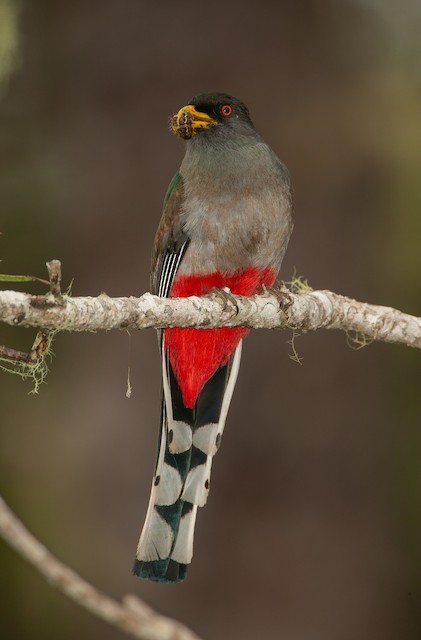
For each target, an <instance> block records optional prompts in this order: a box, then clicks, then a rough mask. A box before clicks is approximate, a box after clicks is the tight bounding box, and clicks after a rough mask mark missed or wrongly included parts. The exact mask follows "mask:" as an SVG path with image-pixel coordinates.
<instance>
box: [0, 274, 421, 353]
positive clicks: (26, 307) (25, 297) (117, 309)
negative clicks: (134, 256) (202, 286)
mask: <svg viewBox="0 0 421 640" xmlns="http://www.w3.org/2000/svg"><path fill="white" fill-rule="evenodd" d="M0 321H1V322H5V323H7V324H10V325H14V326H22V327H35V328H38V329H39V328H41V329H55V330H58V331H65V330H67V331H98V330H101V329H104V330H109V329H146V328H150V327H155V328H162V327H198V328H206V329H208V328H212V327H221V326H225V327H235V326H247V327H252V328H256V329H283V328H295V329H300V330H301V331H313V330H315V329H322V328H323V329H341V330H343V331H346V332H356V333H357V334H359V335H361V336H364V337H365V338H366V339H368V340H383V341H385V342H396V343H401V344H405V345H408V346H411V347H418V348H420V347H421V318H418V317H415V316H411V315H408V314H406V313H402V312H401V311H398V310H396V309H393V308H391V307H382V306H378V305H373V304H368V303H366V302H357V301H356V300H352V299H351V298H346V297H344V296H341V295H338V294H336V293H332V292H331V291H306V292H304V293H301V294H297V293H292V292H291V291H289V290H288V289H287V288H286V287H282V288H281V289H280V290H277V291H274V290H270V291H265V292H264V293H262V294H261V295H256V296H252V297H250V298H247V297H242V296H234V295H232V294H230V293H227V292H223V291H222V292H221V291H214V292H212V293H211V294H209V295H208V296H204V297H201V298H198V297H191V298H173V299H168V298H158V297H157V296H153V295H151V294H149V293H145V294H144V295H143V296H141V297H140V298H133V297H130V298H110V297H108V296H107V295H105V294H101V295H99V296H98V297H96V298H93V297H83V298H72V297H69V296H66V295H59V296H54V294H53V293H51V292H50V293H49V294H48V295H46V296H32V295H30V294H27V293H20V292H16V291H0Z"/></svg>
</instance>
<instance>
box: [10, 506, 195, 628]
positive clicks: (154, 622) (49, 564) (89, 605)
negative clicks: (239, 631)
mask: <svg viewBox="0 0 421 640" xmlns="http://www.w3.org/2000/svg"><path fill="white" fill-rule="evenodd" d="M0 535H1V536H2V537H3V538H4V540H5V541H6V542H7V543H8V544H9V545H10V546H11V547H13V548H14V549H15V550H16V551H17V552H18V553H19V554H20V555H21V556H23V557H24V558H25V559H26V560H27V561H28V562H30V564H32V565H33V566H34V567H35V568H36V569H37V570H38V571H39V572H40V573H41V574H42V575H43V576H44V578H46V580H48V582H50V583H51V584H52V585H53V586H55V587H56V588H57V589H58V590H59V591H61V592H62V593H64V594H65V595H66V596H68V597H69V598H71V599H72V600H74V601H75V602H77V604H79V605H80V606H81V607H84V608H85V609H88V610H89V611H90V612H91V613H93V614H94V615H96V616H97V617H98V618H101V619H102V620H104V621H106V622H108V623H109V624H112V625H114V626H115V627H117V628H118V629H120V630H122V631H125V632H126V633H128V634H129V635H131V636H132V637H133V638H138V639H140V640H199V638H198V636H196V635H195V634H194V633H193V632H192V631H190V630H189V629H187V627H185V626H184V625H182V624H181V623H179V622H176V621H175V620H172V619H170V618H166V617H164V616H161V615H160V614H158V613H156V612H155V611H154V610H153V609H151V608H150V607H148V606H147V605H146V604H145V603H144V602H142V601H141V600H139V598H137V597H136V596H134V595H127V596H125V597H124V598H123V601H122V603H120V602H116V601H115V600H112V599H111V598H109V597H108V596H106V595H105V594H103V593H101V591H98V590H97V589H95V588H94V587H93V586H92V585H90V584H89V583H88V582H86V581H85V580H83V579H82V578H81V577H80V576H78V575H77V574H76V573H75V572H74V571H72V570H71V569H69V568H68V567H66V565H64V564H63V563H62V562H60V561H59V560H57V558H55V557H54V556H53V555H52V553H50V552H49V551H48V549H46V547H44V545H42V544H41V543H40V542H39V541H38V540H37V539H36V538H35V537H34V536H33V535H32V534H31V533H30V532H29V531H28V530H27V529H26V528H25V527H24V525H23V524H22V523H21V522H20V520H19V519H18V518H17V517H16V515H15V514H14V513H13V512H12V511H11V510H10V508H9V507H8V506H7V505H6V503H5V502H4V500H3V499H2V498H1V497H0Z"/></svg>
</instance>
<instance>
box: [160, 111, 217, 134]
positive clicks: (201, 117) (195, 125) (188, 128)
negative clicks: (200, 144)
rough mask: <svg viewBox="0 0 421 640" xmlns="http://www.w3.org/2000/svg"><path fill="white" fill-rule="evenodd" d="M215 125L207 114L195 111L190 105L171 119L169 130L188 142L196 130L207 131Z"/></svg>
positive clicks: (215, 122) (214, 121)
mask: <svg viewBox="0 0 421 640" xmlns="http://www.w3.org/2000/svg"><path fill="white" fill-rule="evenodd" d="M216 124H218V123H217V121H216V120H214V119H213V118H211V117H210V116H208V114H207V113H203V112H202V111H196V109H195V107H194V106H193V105H192V104H188V105H186V106H185V107H182V108H181V109H180V111H179V112H178V113H176V114H175V115H174V116H173V117H172V118H171V122H170V129H171V131H172V132H173V133H175V134H177V135H178V136H180V138H184V139H185V140H188V139H189V138H192V137H193V136H194V135H195V134H196V133H197V129H207V128H208V127H211V126H213V125H216Z"/></svg>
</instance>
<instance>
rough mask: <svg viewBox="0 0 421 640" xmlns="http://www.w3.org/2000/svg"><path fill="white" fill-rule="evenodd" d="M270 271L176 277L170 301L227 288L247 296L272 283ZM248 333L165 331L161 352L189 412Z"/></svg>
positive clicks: (241, 329) (243, 330)
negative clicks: (167, 358)
mask: <svg viewBox="0 0 421 640" xmlns="http://www.w3.org/2000/svg"><path fill="white" fill-rule="evenodd" d="M275 278H276V273H275V272H274V271H273V269H259V268H258V267H248V268H247V269H244V270H243V271H237V272H235V273H232V274H231V275H226V274H222V273H219V272H216V273H210V274H206V275H198V276H178V277H176V279H175V280H174V284H173V286H172V287H171V292H170V297H172V298H185V297H187V296H201V295H205V294H207V293H209V292H210V291H211V290H212V289H213V288H215V287H216V288H218V289H222V288H223V287H228V288H229V289H230V291H231V292H232V293H236V294H238V295H242V296H250V295H253V294H254V293H256V292H257V291H258V290H259V288H260V287H261V286H262V285H266V286H267V287H271V286H272V285H273V283H274V282H275ZM249 331H250V329H247V328H246V327H235V328H233V329H228V328H225V327H224V328H222V329H165V330H164V336H165V338H164V339H165V348H166V349H168V351H169V356H170V362H171V366H172V368H173V371H174V374H175V377H176V378H177V381H178V384H179V385H180V389H181V392H182V395H183V402H184V404H185V406H186V407H189V408H193V407H194V405H195V403H196V400H197V396H198V395H199V393H200V392H201V390H202V389H203V386H204V385H205V384H206V382H207V381H208V380H209V378H211V377H212V376H213V374H214V373H215V371H216V370H217V369H218V368H219V367H221V366H223V365H225V364H226V363H227V362H228V359H229V357H230V355H231V354H232V352H233V351H234V350H235V348H236V347H237V345H238V344H239V342H240V340H241V339H242V338H244V336H246V335H247V334H248V332H249Z"/></svg>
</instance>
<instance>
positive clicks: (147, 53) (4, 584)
mask: <svg viewBox="0 0 421 640" xmlns="http://www.w3.org/2000/svg"><path fill="white" fill-rule="evenodd" d="M420 29H421V7H420V4H419V2H418V0H401V1H400V2H397V1H396V0H395V1H392V0H389V1H380V0H378V1H375V0H372V1H369V0H366V1H363V0H360V1H357V0H354V1H351V0H349V1H346V0H330V1H329V0H303V1H301V2H293V1H289V2H287V1H279V2H264V1H262V0H261V1H259V2H258V1H257V0H254V1H251V0H249V1H247V0H241V1H240V0H235V1H233V2H228V3H217V2H208V3H176V2H154V3H151V2H143V1H140V0H138V1H135V0H121V1H120V2H112V1H111V0H101V1H100V0H84V1H83V2H82V1H78V0H76V1H74V2H66V1H64V0H54V1H53V0H50V1H49V0H43V1H42V0H39V1H38V2H34V1H29V0H27V1H26V2H23V1H22V2H19V3H18V2H14V1H13V0H0V74H1V86H0V91H1V101H0V230H1V231H2V236H1V237H0V256H1V259H2V263H1V271H3V272H5V273H16V274H21V273H30V274H34V275H38V276H44V275H45V267H44V265H45V262H46V260H49V259H51V258H59V259H60V260H61V261H62V263H63V276H64V281H65V282H64V285H65V286H67V285H68V284H69V283H70V281H71V280H73V286H72V289H73V293H74V295H97V294H99V293H100V292H102V291H105V292H107V293H108V294H109V295H137V294H141V293H143V292H144V291H147V290H148V287H149V256H150V248H151V245H152V241H153V236H154V232H155V228H156V226H157V223H158V220H159V216H160V211H161V203H162V199H163V195H164V193H165V190H166V187H167V184H168V182H169V180H170V179H171V177H172V175H173V173H174V171H175V169H176V168H177V166H178V164H179V163H180V160H181V158H182V155H183V143H182V142H181V141H180V140H177V139H176V138H175V137H174V136H171V135H170V134H169V132H168V130H167V118H168V116H169V115H170V114H171V113H173V112H174V111H175V110H177V109H178V108H179V107H181V106H182V105H184V104H186V102H187V101H188V99H189V98H190V97H191V96H193V95H194V94H195V93H199V92H204V91H215V90H216V91H227V92H229V93H232V94H234V95H236V96H238V97H240V98H242V99H243V100H244V101H245V102H246V103H247V105H248V106H249V108H250V110H251V113H252V116H253V119H254V122H255V124H256V126H257V128H258V129H259V131H260V132H261V133H262V134H263V136H264V137H265V138H266V139H267V140H268V141H269V142H270V144H271V145H272V147H273V148H274V149H275V150H276V152H277V153H278V155H279V156H280V157H281V158H282V159H283V160H284V161H285V163H286V164H287V166H288V167H289V169H290V172H291V174H292V178H293V182H294V186H295V192H296V219H295V230H294V234H293V237H292V241H291V243H290V247H289V250H288V254H287V258H286V260H285V262H284V268H283V273H282V276H283V277H284V279H286V280H288V279H290V278H291V276H292V274H293V272H294V269H295V270H296V272H297V274H300V275H304V276H305V277H306V278H307V279H308V280H309V282H310V284H311V285H312V286H313V287H314V288H328V289H332V290H334V291H337V292H339V293H342V294H344V295H348V296H352V297H355V298H357V299H361V300H367V301H370V302H373V303H378V304H385V305H391V306H394V307H397V308H401V309H403V310H405V311H407V312H410V313H414V314H416V313H417V312H419V302H420V295H419V268H420V230H421V229H420V228H421V222H420V220H421V217H420V208H421V179H420V175H421V38H420ZM21 288H23V286H21ZM25 289H26V290H30V291H33V292H42V291H43V289H42V287H39V286H35V285H25ZM33 337H34V332H31V331H29V330H28V331H24V330H19V329H15V330H13V329H9V328H6V327H4V326H3V327H0V343H3V344H7V345H8V346H14V347H15V348H20V349H28V348H30V345H31V343H32V340H33ZM290 339H291V334H290V333H289V332H269V331H260V332H257V331H256V332H254V333H253V334H252V335H251V336H250V337H249V338H248V339H247V341H246V344H245V349H244V352H243V353H244V357H243V364H242V369H241V371H240V376H239V381H238V385H237V389H236V393H235V394H234V399H233V403H232V407H231V411H230V414H229V419H228V424H227V429H226V433H225V436H224V442H223V446H222V450H221V453H220V454H218V456H217V459H216V462H215V465H214V472H213V479H212V480H213V481H212V490H211V497H210V500H209V502H208V505H207V507H206V508H205V509H203V510H201V511H200V515H199V518H198V526H197V532H196V543H195V557H194V561H193V564H192V565H191V569H190V572H189V576H188V579H187V581H186V582H185V583H184V584H182V585H180V586H175V587H171V586H160V585H156V584H152V583H148V582H144V581H140V580H138V579H135V578H134V577H132V576H131V573H130V569H131V563H132V559H133V556H134V551H135V547H136V544H137V540H138V535H139V533H140V528H141V525H142V523H143V518H144V515H145V512H146V507H147V501H148V496H149V488H150V482H151V474H152V469H153V465H154V457H155V447H156V437H157V429H158V418H159V395H160V372H159V356H158V349H157V343H156V338H155V335H154V332H153V331H148V332H146V331H145V332H139V333H137V334H133V335H132V336H131V337H129V336H128V335H127V334H125V333H118V332H112V333H108V334H101V333H98V334H89V335H88V334H80V335H78V334H68V335H60V336H58V338H57V340H56V342H55V346H54V351H55V354H56V356H55V358H54V360H53V362H52V365H51V373H50V375H49V377H48V379H47V384H46V385H44V386H43V387H42V389H41V391H40V393H39V395H37V396H35V395H28V392H29V391H30V389H31V385H30V384H29V383H24V382H22V381H21V380H19V379H18V378H17V377H16V376H11V375H6V374H3V373H2V374H1V377H0V380H1V387H0V389H1V391H0V393H1V399H0V402H1V405H0V406H1V412H0V415H1V427H2V429H1V443H0V460H1V470H0V478H1V491H2V493H3V494H4V497H5V498H6V500H7V501H8V502H9V504H10V505H11V506H12V507H13V508H14V509H15V510H16V512H17V513H18V514H19V515H20V517H21V518H22V519H23V521H24V522H25V523H26V525H27V526H28V527H29V528H30V529H31V530H32V531H33V532H34V533H35V534H36V535H37V536H38V537H39V538H40V539H41V540H42V541H44V542H45V544H46V545H47V546H48V547H49V548H50V549H51V550H52V551H53V552H54V553H55V554H57V555H58V556H59V557H60V558H61V559H62V560H63V561H64V562H66V563H68V564H69V565H70V566H71V567H73V568H74V569H75V570H77V571H79V572H80V573H81V575H82V576H83V577H85V578H86V579H88V580H90V581H92V582H93V583H94V584H95V585H97V586H98V587H100V588H101V589H103V590H104V591H106V592H107V593H109V594H111V595H113V596H115V597H120V596H121V595H122V594H124V593H127V592H133V593H136V594H138V595H139V596H141V597H142V598H145V600H146V601H147V602H148V603H150V604H151V605H152V606H154V607H156V608H157V609H158V610H160V611H161V612H162V613H164V614H167V615H171V616H175V617H176V618H178V619H180V620H182V621H184V622H185V623H186V624H188V625H189V626H191V627H192V628H193V629H194V630H196V631H197V632H198V633H199V634H200V635H202V636H203V637H204V638H207V639H209V640H211V639H212V638H213V639H215V638H218V640H232V639H234V638H235V639H237V638H241V639H244V640H251V639H254V638H265V640H275V639H276V640H278V639H280V640H283V639H284V638H285V639H288V640H338V639H340V640H355V639H357V638H358V640H392V639H395V638H397V637H399V638H400V639H404V640H409V639H413V638H414V639H415V638H419V637H420V636H421V420H420V399H419V396H420V366H419V362H420V360H419V354H418V353H416V352H415V350H410V349H408V348H405V347H401V346H393V345H386V344H373V345H371V346H369V347H367V348H365V349H361V350H358V351H356V350H352V349H350V348H349V346H348V345H347V341H346V336H345V335H344V334H342V333H338V332H336V333H335V332H326V331H318V332H316V333H314V334H312V335H306V336H301V337H298V338H297V340H296V345H295V346H296V348H297V350H298V353H299V355H300V357H301V358H302V366H299V365H297V364H296V363H294V362H293V361H292V360H291V359H290V358H289V357H288V355H289V354H291V352H292V348H291V345H289V344H288V340H290ZM129 365H130V367H131V379H132V385H133V394H132V398H131V399H130V400H128V399H127V398H126V397H125V392H126V379H127V371H128V367H129ZM0 555H1V587H0V589H1V599H0V602H1V609H2V614H1V617H0V635H1V636H2V637H4V638H10V639H14V638H24V639H26V638H28V639H29V638H30V639H31V640H38V639H41V638H42V639H43V640H49V639H51V640H53V639H54V640H56V639H57V638H60V639H61V640H70V639H73V638H75V637H78V636H79V637H83V638H95V639H96V638H98V639H99V638H101V640H108V639H110V640H111V639H114V638H123V637H124V636H123V635H122V634H119V633H118V632H117V631H115V630H113V629H111V628H109V627H107V626H106V625H104V624H103V623H102V622H100V621H97V620H96V619H94V618H92V617H90V616H89V614H87V613H85V612H84V611H82V610H80V609H79V608H77V607H76V605H73V604H72V603H71V602H69V601H67V600H66V599H65V598H64V597H63V596H61V595H60V594H58V593H57V592H56V591H54V590H52V589H51V588H50V587H49V586H48V585H47V584H46V583H44V581H43V580H42V579H41V578H40V577H39V576H38V575H37V574H36V573H35V571H34V570H33V569H32V568H31V567H29V566H27V565H26V563H25V562H24V561H23V560H21V559H20V558H19V557H17V556H16V555H15V553H14V552H12V551H11V550H9V549H8V548H7V547H6V545H5V544H4V543H3V542H0Z"/></svg>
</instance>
